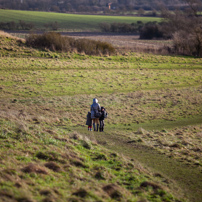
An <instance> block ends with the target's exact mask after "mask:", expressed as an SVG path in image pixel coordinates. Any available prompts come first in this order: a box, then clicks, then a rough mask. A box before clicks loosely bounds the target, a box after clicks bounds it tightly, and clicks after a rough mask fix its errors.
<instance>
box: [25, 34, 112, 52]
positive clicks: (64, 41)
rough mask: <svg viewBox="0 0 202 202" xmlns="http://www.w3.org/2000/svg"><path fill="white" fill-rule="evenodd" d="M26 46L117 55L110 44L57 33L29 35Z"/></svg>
mask: <svg viewBox="0 0 202 202" xmlns="http://www.w3.org/2000/svg"><path fill="white" fill-rule="evenodd" d="M26 45H28V46H31V47H34V48H41V49H49V50H51V51H61V52H72V51H75V50H76V51H77V52H79V53H85V54H87V55H113V54H114V53H115V48H114V47H113V46H112V45H111V44H109V43H106V42H101V41H95V40H89V39H74V38H71V37H63V36H61V34H59V33H55V32H48V33H44V34H41V35H37V34H32V35H29V36H28V37H27V39H26Z"/></svg>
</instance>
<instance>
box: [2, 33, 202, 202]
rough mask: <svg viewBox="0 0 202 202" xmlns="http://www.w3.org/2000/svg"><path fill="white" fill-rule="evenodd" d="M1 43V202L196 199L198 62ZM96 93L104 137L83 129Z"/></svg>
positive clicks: (201, 102)
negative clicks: (8, 201) (101, 109)
mask: <svg viewBox="0 0 202 202" xmlns="http://www.w3.org/2000/svg"><path fill="white" fill-rule="evenodd" d="M0 40H1V41H0V43H1V49H0V56H1V65H0V123H1V128H0V142H1V147H0V153H1V160H0V170H1V176H0V193H1V196H2V197H1V198H0V200H2V201H3V200H6V199H8V198H9V199H11V201H20V200H21V201H22V200H23V199H24V200H29V201H45V200H48V199H50V198H51V199H52V200H53V201H67V200H68V201H112V200H114V201H117V200H119V201H126V199H127V200H128V201H141V200H143V201H144V200H145V201H156V202H157V201H176V200H177V199H179V200H181V201H199V200H200V198H201V197H202V196H201V192H200V190H201V188H202V187H201V181H200V179H201V177H202V167H201V166H202V156H201V151H202V148H201V136H202V134H201V129H202V116H201V114H202V90H201V86H202V83H201V82H202V79H201V78H202V69H201V67H202V59H200V58H193V57H182V56H163V55H152V54H147V53H134V52H128V53H127V54H125V55H121V54H117V55H114V56H108V55H105V56H88V55H85V54H78V53H56V52H51V51H48V50H46V51H41V50H37V49H33V48H28V47H26V46H25V44H24V42H23V41H22V42H19V39H15V38H12V37H10V36H8V35H7V36H1V39H0ZM94 97H96V98H98V100H99V103H100V104H101V105H103V106H105V107H106V109H107V112H108V113H109V117H108V118H107V120H106V127H105V132H104V133H102V134H101V133H96V132H91V133H90V132H88V131H87V128H86V126H85V121H86V114H87V112H88V111H89V108H90V105H91V104H92V99H93V98H94ZM108 149H109V150H108ZM151 157H152V158H151ZM187 182H189V184H188V183H187Z"/></svg>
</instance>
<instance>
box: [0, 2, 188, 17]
mask: <svg viewBox="0 0 202 202" xmlns="http://www.w3.org/2000/svg"><path fill="white" fill-rule="evenodd" d="M164 6H166V7H168V9H169V10H173V9H176V8H178V7H180V8H183V7H184V6H185V4H183V3H181V2H180V0H170V1H166V0H40V1H39V0H0V8H4V9H16V10H34V11H53V12H99V11H104V12H109V11H112V12H115V13H116V12H130V11H131V12H132V11H134V10H136V11H139V13H140V14H144V11H145V10H159V9H161V8H162V7H164Z"/></svg>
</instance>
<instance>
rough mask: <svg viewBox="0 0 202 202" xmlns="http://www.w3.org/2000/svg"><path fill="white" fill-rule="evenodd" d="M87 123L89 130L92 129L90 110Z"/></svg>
mask: <svg viewBox="0 0 202 202" xmlns="http://www.w3.org/2000/svg"><path fill="white" fill-rule="evenodd" d="M86 125H87V126H88V130H90V131H92V119H91V112H88V114H87V120H86Z"/></svg>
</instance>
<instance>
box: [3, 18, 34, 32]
mask: <svg viewBox="0 0 202 202" xmlns="http://www.w3.org/2000/svg"><path fill="white" fill-rule="evenodd" d="M34 26H35V25H34V24H33V23H27V22H24V21H22V20H20V21H19V23H16V22H14V21H10V22H0V29H3V30H31V29H33V28H34Z"/></svg>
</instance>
